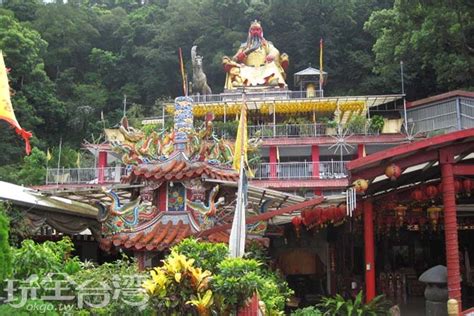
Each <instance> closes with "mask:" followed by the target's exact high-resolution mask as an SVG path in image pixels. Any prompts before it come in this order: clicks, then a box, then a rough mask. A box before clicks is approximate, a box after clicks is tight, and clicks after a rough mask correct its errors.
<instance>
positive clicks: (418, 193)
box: [410, 188, 425, 202]
mask: <svg viewBox="0 0 474 316" xmlns="http://www.w3.org/2000/svg"><path fill="white" fill-rule="evenodd" d="M410 197H411V198H412V199H413V200H415V201H417V202H421V201H423V200H424V199H425V194H424V193H423V190H421V189H420V188H417V189H415V190H413V191H412V192H411V194H410Z"/></svg>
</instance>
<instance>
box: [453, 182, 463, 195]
mask: <svg viewBox="0 0 474 316" xmlns="http://www.w3.org/2000/svg"><path fill="white" fill-rule="evenodd" d="M461 189H462V183H461V181H460V180H458V179H455V180H454V192H455V193H456V196H458V195H459V193H461Z"/></svg>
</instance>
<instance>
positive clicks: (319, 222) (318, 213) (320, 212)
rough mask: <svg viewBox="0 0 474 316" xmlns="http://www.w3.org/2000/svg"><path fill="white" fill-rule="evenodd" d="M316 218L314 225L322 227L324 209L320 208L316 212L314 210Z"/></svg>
mask: <svg viewBox="0 0 474 316" xmlns="http://www.w3.org/2000/svg"><path fill="white" fill-rule="evenodd" d="M314 217H315V220H314V223H315V225H317V226H321V225H322V224H323V218H322V217H323V209H322V208H320V207H317V208H316V209H315V210H314Z"/></svg>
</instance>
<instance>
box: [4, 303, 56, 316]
mask: <svg viewBox="0 0 474 316" xmlns="http://www.w3.org/2000/svg"><path fill="white" fill-rule="evenodd" d="M0 315H15V316H30V315H42V316H59V315H60V314H59V313H58V312H57V311H56V307H55V306H54V305H53V304H51V303H48V302H44V301H42V300H39V299H28V300H27V301H26V302H25V304H24V305H23V306H22V307H14V306H10V305H9V304H3V305H0Z"/></svg>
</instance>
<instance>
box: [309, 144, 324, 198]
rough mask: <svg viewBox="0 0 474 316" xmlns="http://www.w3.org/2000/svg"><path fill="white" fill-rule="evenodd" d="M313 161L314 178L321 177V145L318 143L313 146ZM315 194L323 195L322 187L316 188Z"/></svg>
mask: <svg viewBox="0 0 474 316" xmlns="http://www.w3.org/2000/svg"><path fill="white" fill-rule="evenodd" d="M311 161H312V165H313V166H312V168H313V170H312V172H313V178H314V179H319V146H318V145H312V146H311ZM314 194H316V195H321V194H322V192H321V188H315V189H314Z"/></svg>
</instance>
